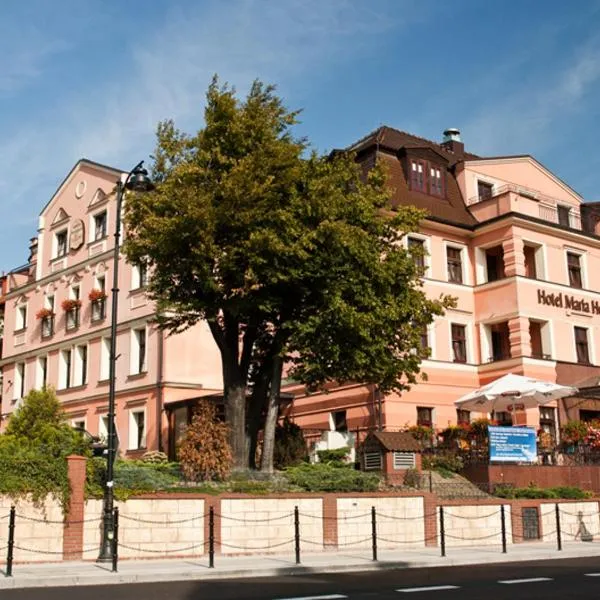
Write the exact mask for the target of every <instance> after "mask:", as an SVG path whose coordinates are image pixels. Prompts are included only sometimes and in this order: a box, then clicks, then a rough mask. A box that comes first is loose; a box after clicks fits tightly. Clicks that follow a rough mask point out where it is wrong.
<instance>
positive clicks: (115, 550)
mask: <svg viewBox="0 0 600 600" xmlns="http://www.w3.org/2000/svg"><path fill="white" fill-rule="evenodd" d="M118 564H119V507H118V506H115V512H114V516H113V539H112V572H113V573H116V572H117V565H118Z"/></svg>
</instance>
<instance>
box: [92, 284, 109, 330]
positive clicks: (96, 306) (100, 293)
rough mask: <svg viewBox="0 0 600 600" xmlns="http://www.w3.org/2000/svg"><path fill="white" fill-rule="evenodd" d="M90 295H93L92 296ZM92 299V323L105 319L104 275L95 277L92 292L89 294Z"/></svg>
mask: <svg viewBox="0 0 600 600" xmlns="http://www.w3.org/2000/svg"><path fill="white" fill-rule="evenodd" d="M92 294H94V295H93V296H92ZM90 298H93V299H92V323H95V322H97V321H102V320H103V319H104V318H105V317H106V280H105V278H104V275H102V276H99V277H96V284H95V285H94V290H93V291H92V292H90Z"/></svg>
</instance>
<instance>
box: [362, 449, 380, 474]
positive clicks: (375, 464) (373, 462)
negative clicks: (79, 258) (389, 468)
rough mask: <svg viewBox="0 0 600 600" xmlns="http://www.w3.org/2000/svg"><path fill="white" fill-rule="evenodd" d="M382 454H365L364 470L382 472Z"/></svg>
mask: <svg viewBox="0 0 600 600" xmlns="http://www.w3.org/2000/svg"><path fill="white" fill-rule="evenodd" d="M382 462H383V461H382V457H381V452H365V454H364V468H365V471H380V470H381V467H382Z"/></svg>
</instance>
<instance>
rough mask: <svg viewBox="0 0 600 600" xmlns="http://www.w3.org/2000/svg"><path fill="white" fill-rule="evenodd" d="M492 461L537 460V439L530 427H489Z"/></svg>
mask: <svg viewBox="0 0 600 600" xmlns="http://www.w3.org/2000/svg"><path fill="white" fill-rule="evenodd" d="M488 433H489V440H490V461H495V462H515V463H516V462H535V461H536V459H537V440H536V435H535V429H531V428H530V427H492V426H490V427H488Z"/></svg>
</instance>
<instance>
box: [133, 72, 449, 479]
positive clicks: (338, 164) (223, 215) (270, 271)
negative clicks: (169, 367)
mask: <svg viewBox="0 0 600 600" xmlns="http://www.w3.org/2000/svg"><path fill="white" fill-rule="evenodd" d="M296 119H297V113H296V112H291V111H289V110H287V109H286V108H285V107H284V105H283V103H282V101H281V99H280V98H279V97H277V95H276V94H275V91H274V88H273V87H271V86H265V85H263V84H262V83H260V82H255V83H254V85H253V86H252V88H251V89H250V92H249V93H248V95H247V97H246V98H245V99H244V100H240V99H238V98H237V96H236V93H235V90H233V89H231V88H229V87H227V86H220V85H219V83H218V81H217V80H216V79H215V80H214V81H213V83H212V84H211V86H210V87H209V90H208V93H207V104H206V109H205V125H204V127H203V128H202V129H200V130H199V131H198V132H197V133H196V134H195V135H188V134H185V133H183V132H181V131H179V130H177V129H176V128H175V125H174V124H173V122H171V121H166V122H163V123H160V124H159V127H158V135H157V137H158V140H157V147H156V152H155V156H154V159H153V165H152V170H153V177H154V179H155V181H156V183H157V186H156V190H155V191H154V192H153V193H151V194H149V195H144V196H142V195H139V196H135V195H132V196H130V197H128V199H127V202H126V208H125V215H126V224H127V229H128V236H127V238H126V241H125V246H124V248H125V252H126V254H127V256H128V258H129V260H130V261H133V262H136V261H146V262H147V263H148V265H149V266H150V268H151V272H152V277H151V281H150V286H149V292H150V295H151V297H152V298H153V299H154V300H155V301H156V302H157V307H158V313H159V321H160V324H161V326H162V327H164V328H166V329H167V330H169V331H171V332H177V331H181V330H184V329H186V328H188V327H190V326H192V325H194V324H195V323H197V322H198V321H200V320H206V321H207V323H208V325H209V327H210V330H211V332H212V335H213V337H214V339H215V342H216V345H217V347H218V348H219V351H220V353H221V359H222V371H223V383H224V398H225V415H226V420H227V422H228V424H229V427H230V432H231V433H230V438H231V449H232V454H233V459H234V465H235V466H236V467H237V468H244V467H246V466H248V465H250V466H254V455H255V448H256V439H257V436H258V432H259V431H260V430H261V429H262V430H263V440H264V441H263V453H262V468H263V469H266V470H271V469H272V468H273V441H274V434H275V427H276V423H277V416H278V405H279V396H280V385H281V376H282V370H283V369H284V366H285V365H288V366H289V376H291V377H294V378H295V379H297V380H299V381H302V382H304V383H306V384H307V385H308V386H309V387H311V388H319V387H321V386H323V385H324V384H325V383H327V382H331V381H349V380H354V381H361V382H365V383H374V384H377V385H378V386H379V387H380V389H381V390H382V391H384V392H385V391H387V390H392V389H396V390H402V389H405V388H406V386H407V385H410V384H411V383H414V382H415V381H416V377H417V375H418V373H419V365H420V360H421V358H422V355H421V354H420V353H419V352H416V351H415V348H419V336H420V330H421V327H422V326H423V325H426V324H427V323H430V322H431V320H432V318H433V316H434V315H435V314H441V313H442V312H443V308H444V306H446V305H448V304H449V303H450V302H451V300H450V299H448V298H440V299H436V300H430V299H428V298H427V297H426V296H425V294H424V293H423V291H422V289H421V288H420V278H419V275H420V274H419V273H418V271H417V267H416V266H415V261H414V259H413V258H412V257H411V256H410V255H409V254H408V253H407V251H406V250H405V248H404V245H403V243H402V238H403V237H404V236H405V235H406V233H407V232H409V231H414V230H415V229H417V228H418V224H419V220H420V219H421V218H422V217H423V216H424V215H423V214H422V213H421V212H419V211H417V210H415V209H412V208H408V207H407V208H400V209H399V210H397V211H394V212H391V211H389V210H387V209H388V206H389V189H388V187H387V186H386V180H385V174H384V173H383V172H382V171H381V170H380V169H379V168H375V169H373V170H372V171H371V172H370V173H369V174H368V176H364V174H363V173H362V171H361V170H360V169H359V167H358V166H357V165H356V163H355V161H354V157H353V156H351V155H346V154H344V153H341V154H338V155H336V156H334V157H327V156H318V155H316V154H312V155H309V156H306V151H307V143H306V141H305V140H304V139H299V138H296V137H294V136H293V133H292V128H293V125H294V124H295V123H296ZM199 360H201V358H199Z"/></svg>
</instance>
